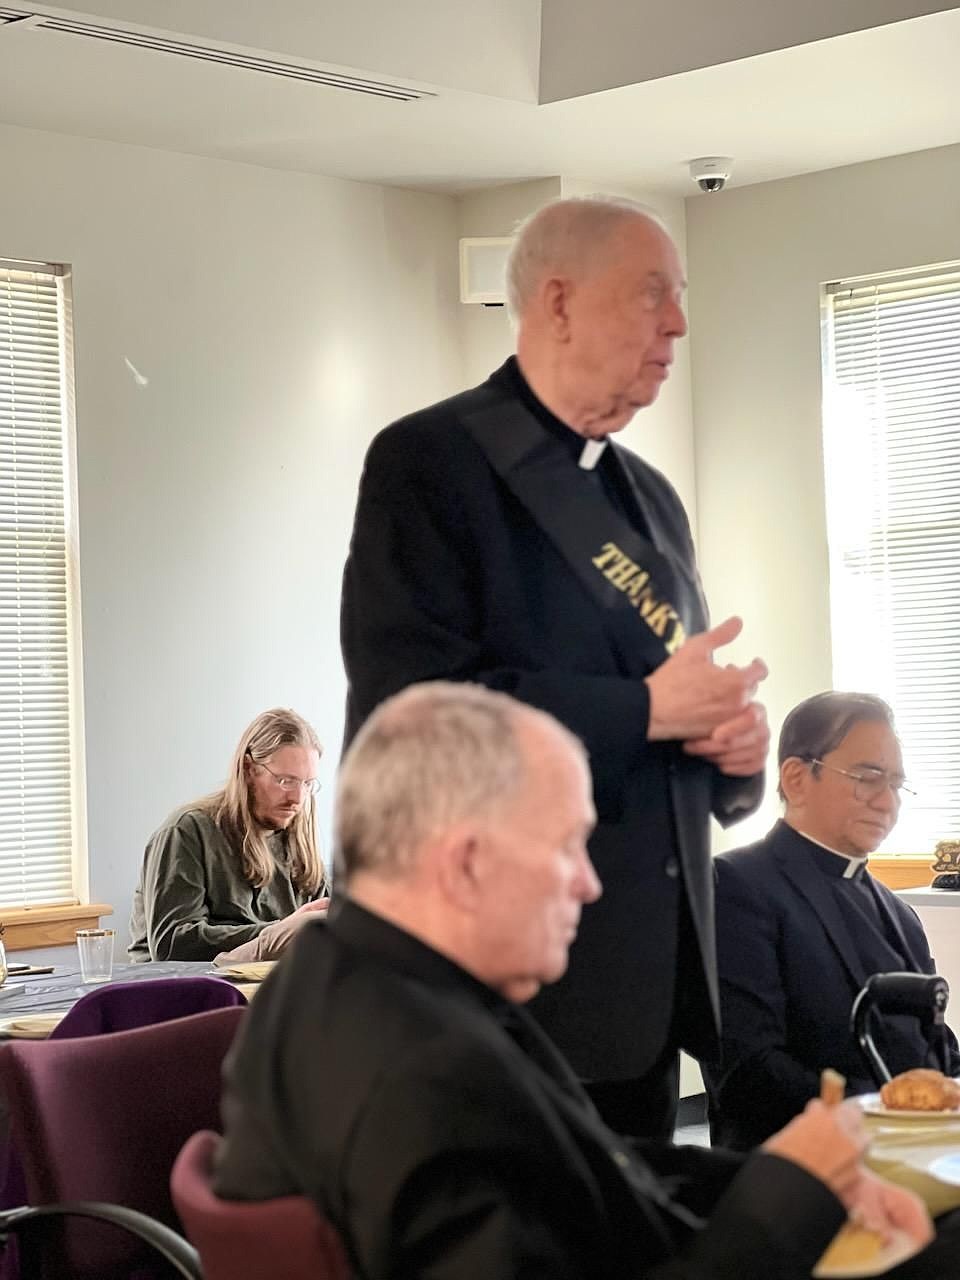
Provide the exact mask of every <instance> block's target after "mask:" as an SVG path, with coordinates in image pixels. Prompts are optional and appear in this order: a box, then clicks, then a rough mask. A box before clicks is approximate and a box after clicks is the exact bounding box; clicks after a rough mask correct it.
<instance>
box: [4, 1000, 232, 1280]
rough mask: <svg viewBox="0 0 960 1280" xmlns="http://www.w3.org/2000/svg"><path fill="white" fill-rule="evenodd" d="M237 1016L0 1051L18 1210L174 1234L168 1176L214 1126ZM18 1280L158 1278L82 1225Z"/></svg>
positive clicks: (205, 1016) (113, 1241) (122, 1241)
mask: <svg viewBox="0 0 960 1280" xmlns="http://www.w3.org/2000/svg"><path fill="white" fill-rule="evenodd" d="M242 1016H243V1009H242V1007H240V1006H234V1007H233V1008H226V1009H215V1010H213V1011H211V1012H209V1013H198V1014H194V1015H193V1016H191V1017H189V1018H177V1019H174V1020H171V1021H169V1022H163V1023H159V1024H157V1025H155V1026H149V1027H140V1028H138V1029H136V1030H133V1031H118V1032H117V1033H116V1034H114V1035H104V1036H90V1037H86V1038H84V1039H77V1040H73V1039H69V1040H46V1041H33V1042H27V1041H24V1042H19V1043H10V1044H6V1045H3V1046H0V1087H2V1089H3V1091H4V1092H5V1094H6V1097H7V1100H8V1103H9V1107H10V1118H11V1130H12V1136H13V1142H14V1146H15V1147H16V1150H17V1153H18V1155H19V1157H20V1160H21V1162H22V1166H23V1172H24V1175H25V1180H26V1190H27V1196H28V1199H29V1202H30V1203H31V1204H34V1205H42V1204H53V1203H56V1202H58V1201H73V1200H96V1201H107V1202H109V1203H116V1204H124V1205H127V1206H129V1207H130V1208H133V1209H139V1210H140V1211H141V1212H142V1213H146V1214H149V1215H150V1216H151V1217H154V1218H157V1219H159V1220H160V1221H161V1222H165V1223H167V1224H168V1225H169V1226H171V1227H174V1228H177V1227H178V1226H179V1223H178V1221H177V1217H176V1214H175V1212H174V1208H173V1203H172V1201H171V1198H170V1189H169V1179H170V1170H171V1169H172V1167H173V1162H174V1160H175V1159H176V1156H177V1153H178V1151H179V1150H180V1148H181V1147H182V1146H183V1144H184V1142H185V1141H186V1139H187V1138H188V1137H189V1136H190V1134H192V1133H195V1132H196V1131H197V1130H198V1129H206V1128H210V1127H212V1126H214V1125H217V1124H218V1123H219V1111H220V1083H221V1082H220V1073H221V1065H222V1062H223V1058H224V1055H225V1054H226V1052H227V1049H228V1048H229V1047H230V1044H231V1042H232V1040H233V1038H234V1035H235V1033H236V1030H237V1027H238V1025H239V1022H240V1019H241V1017H242ZM137 1268H145V1269H144V1270H142V1272H141V1271H138V1270H137ZM22 1273H23V1274H24V1275H29V1276H30V1280H40V1277H46V1276H54V1275H70V1276H71V1277H76V1280H86V1278H88V1277H89V1280H93V1278H94V1277H96V1280H113V1278H114V1277H116V1278H117V1280H119V1278H120V1277H123V1278H124V1280H127V1278H128V1277H129V1276H130V1275H131V1274H132V1273H133V1274H136V1275H138V1276H139V1275H141V1274H142V1275H144V1276H148V1275H160V1274H163V1272H162V1271H156V1270H155V1269H153V1265H152V1263H151V1262H150V1260H149V1255H148V1254H147V1252H146V1251H145V1248H144V1247H143V1246H141V1245H139V1244H138V1243H137V1242H136V1241H135V1240H134V1239H133V1238H132V1237H129V1236H125V1235H122V1234H120V1233H118V1232H116V1231H115V1230H114V1229H113V1228H111V1227H106V1226H103V1225H101V1224H98V1223H88V1222H70V1223H69V1224H68V1225H66V1226H64V1227H63V1228H62V1230H60V1231H59V1232H58V1233H57V1238H56V1239H54V1240H52V1241H51V1242H49V1243H45V1244H44V1246H43V1250H42V1256H41V1257H40V1258H39V1259H38V1260H37V1261H34V1262H33V1263H32V1265H31V1267H27V1266H26V1265H24V1266H23V1267H22Z"/></svg>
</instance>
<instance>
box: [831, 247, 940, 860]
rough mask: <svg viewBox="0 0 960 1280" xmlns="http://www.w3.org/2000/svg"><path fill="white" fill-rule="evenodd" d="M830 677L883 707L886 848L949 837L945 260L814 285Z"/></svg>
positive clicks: (921, 847) (913, 847)
mask: <svg viewBox="0 0 960 1280" xmlns="http://www.w3.org/2000/svg"><path fill="white" fill-rule="evenodd" d="M824 300H825V325H824V334H825V342H824V460H825V467H826V481H827V484H826V489H827V524H828V534H829V542H830V598H831V612H832V627H833V661H834V684H835V686H836V687H837V688H841V689H859V690H865V691H867V692H870V693H876V694H879V695H880V696H881V697H884V698H886V699H887V701H888V702H890V703H891V705H892V706H893V709H894V712H895V714H896V719H897V727H898V731H899V734H900V738H901V740H902V743H903V751H904V762H905V769H906V772H907V775H908V778H909V780H910V783H911V785H913V786H914V787H915V788H916V791H917V796H916V799H914V800H911V799H910V798H909V797H908V798H907V799H906V801H905V803H904V806H903V811H902V814H901V818H900V822H899V825H898V827H897V828H896V829H895V830H894V832H893V833H892V835H891V836H890V838H889V839H888V841H887V844H886V848H887V849H888V850H889V851H898V852H903V853H927V852H932V850H933V846H934V844H935V843H936V841H937V840H942V839H948V838H956V837H960V263H949V264H945V265H943V266H939V267H930V268H926V269H923V270H916V271H905V272H900V273H896V274H889V275H884V276H874V277H870V278H869V279H864V278H861V279H857V280H849V281H842V282H840V283H837V284H831V285H829V286H827V288H826V290H825V293H824Z"/></svg>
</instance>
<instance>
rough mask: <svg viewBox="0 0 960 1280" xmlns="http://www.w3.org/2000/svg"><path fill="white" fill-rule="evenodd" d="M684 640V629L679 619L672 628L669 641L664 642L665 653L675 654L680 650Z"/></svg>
mask: <svg viewBox="0 0 960 1280" xmlns="http://www.w3.org/2000/svg"><path fill="white" fill-rule="evenodd" d="M686 638H687V632H686V629H685V628H684V625H683V623H682V622H681V621H680V619H679V618H677V619H676V622H675V625H674V628H673V635H672V636H671V637H670V639H669V640H667V641H665V642H664V648H665V649H666V651H667V653H676V652H677V650H678V649H679V648H680V646H681V645H682V644H683V642H684V640H686Z"/></svg>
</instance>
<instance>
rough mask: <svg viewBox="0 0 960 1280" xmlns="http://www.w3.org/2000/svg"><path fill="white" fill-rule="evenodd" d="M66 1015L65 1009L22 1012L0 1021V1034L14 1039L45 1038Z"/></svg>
mask: <svg viewBox="0 0 960 1280" xmlns="http://www.w3.org/2000/svg"><path fill="white" fill-rule="evenodd" d="M65 1016H66V1010H65V1009H61V1010H59V1011H58V1012H57V1013H23V1014H21V1015H20V1017H19V1018H4V1019H3V1020H2V1021H0V1035H5V1036H12V1037H13V1038H14V1039H15V1040H46V1038H47V1036H48V1035H49V1034H50V1032H51V1031H52V1030H53V1029H54V1027H55V1026H56V1025H57V1023H58V1022H60V1020H61V1019H62V1018H64V1017H65Z"/></svg>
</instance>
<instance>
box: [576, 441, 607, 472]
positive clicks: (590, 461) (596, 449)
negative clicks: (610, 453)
mask: <svg viewBox="0 0 960 1280" xmlns="http://www.w3.org/2000/svg"><path fill="white" fill-rule="evenodd" d="M606 447H607V441H606V438H604V439H603V440H588V441H587V442H586V444H585V445H584V446H583V448H582V450H581V451H580V461H579V462H578V463H577V466H578V467H581V468H582V469H583V470H584V471H592V470H593V468H594V467H595V466H596V465H597V463H598V462H599V461H600V458H601V457H602V456H603V451H604V449H605V448H606Z"/></svg>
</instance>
